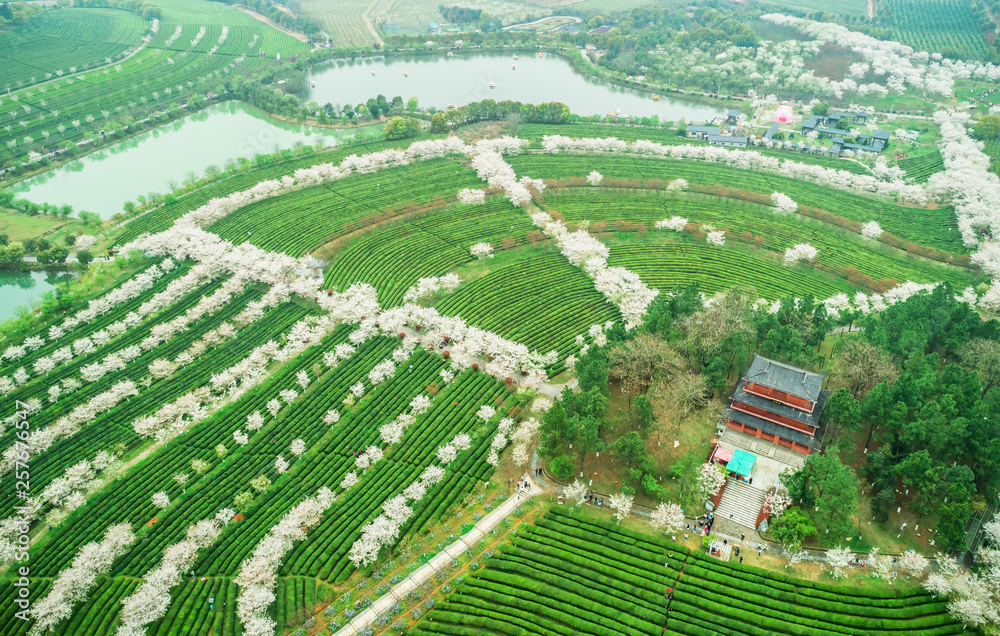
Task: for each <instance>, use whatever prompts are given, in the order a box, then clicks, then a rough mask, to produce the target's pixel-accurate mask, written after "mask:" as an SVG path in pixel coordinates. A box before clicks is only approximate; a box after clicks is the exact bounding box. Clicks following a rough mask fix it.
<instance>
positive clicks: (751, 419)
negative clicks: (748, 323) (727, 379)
mask: <svg viewBox="0 0 1000 636" xmlns="http://www.w3.org/2000/svg"><path fill="white" fill-rule="evenodd" d="M825 377H826V376H825V375H821V374H818V373H812V372H810V371H806V370H805V369H798V368H795V367H793V366H789V365H787V364H782V363H780V362H775V361H774V360H768V359H767V358H764V357H762V356H759V355H755V356H754V359H753V362H751V363H750V367H749V368H748V369H747V372H746V373H745V374H743V377H742V378H741V379H740V382H739V384H737V385H736V389H735V390H733V394H732V396H731V398H730V400H729V414H728V417H727V419H726V426H728V427H730V428H732V429H735V430H737V431H740V432H743V433H747V434H750V435H753V436H755V437H759V438H761V439H764V440H767V441H770V442H774V443H775V444H778V445H780V446H784V447H785V448H790V449H792V450H795V451H798V452H800V453H803V454H806V455H808V454H810V453H812V452H816V451H819V450H820V448H821V444H820V441H819V440H818V439H817V438H816V433H817V431H818V430H819V419H820V414H821V413H822V412H823V407H824V406H825V405H826V398H827V396H828V395H829V391H823V390H822V386H823V379H824V378H825Z"/></svg>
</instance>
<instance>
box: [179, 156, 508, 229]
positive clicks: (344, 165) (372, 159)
mask: <svg viewBox="0 0 1000 636" xmlns="http://www.w3.org/2000/svg"><path fill="white" fill-rule="evenodd" d="M522 145H523V142H522V141H521V140H519V139H516V138H513V137H501V138H499V139H488V140H483V141H480V142H478V143H477V144H476V145H468V144H466V143H465V142H463V141H462V140H461V139H459V138H458V137H447V138H445V139H429V140H423V141H416V142H414V143H412V144H410V146H409V147H407V148H405V149H402V150H400V149H395V148H389V149H386V150H380V151H378V152H372V153H368V154H365V155H350V156H348V157H345V158H344V159H343V160H342V161H341V162H340V163H339V164H333V163H322V164H317V165H314V166H309V167H307V168H300V169H298V170H296V171H295V172H294V174H293V175H291V176H289V175H285V176H283V177H281V178H280V179H267V180H264V181H261V182H259V183H257V184H255V185H254V186H253V187H251V188H248V189H246V190H242V191H240V192H234V193H232V194H230V195H228V196H226V197H221V198H215V199H211V200H210V201H209V202H208V203H206V204H204V205H202V206H201V207H199V208H197V209H195V210H192V211H191V212H188V213H187V214H185V215H184V216H182V217H181V218H179V219H177V220H176V221H175V222H174V224H175V226H178V227H207V226H209V225H211V224H212V223H215V222H216V221H219V220H220V219H223V218H225V217H226V216H228V215H229V214H232V213H233V212H235V211H236V210H238V209H240V208H241V207H243V206H246V205H249V204H250V203H253V202H254V201H260V200H262V199H266V198H270V197H274V196H278V195H281V194H285V193H286V192H289V191H290V190H291V189H292V188H296V187H308V186H315V185H320V184H323V183H329V182H331V181H336V180H338V179H343V178H344V177H347V176H349V175H351V174H352V173H357V174H371V173H374V172H378V171H380V170H385V169H388V168H395V167H399V166H405V165H409V164H411V163H413V162H415V161H427V160H429V159H439V158H442V157H447V156H449V155H450V156H468V155H471V154H472V153H474V152H483V153H497V154H499V153H513V152H518V151H519V150H520V148H521V146H522Z"/></svg>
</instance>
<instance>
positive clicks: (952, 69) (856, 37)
mask: <svg viewBox="0 0 1000 636" xmlns="http://www.w3.org/2000/svg"><path fill="white" fill-rule="evenodd" d="M761 19H762V20H766V21H768V22H773V23H774V24H779V25H782V26H788V27H791V28H793V29H796V30H797V31H799V32H801V33H804V34H806V35H809V36H810V37H812V38H814V39H815V40H818V41H819V42H828V43H832V44H836V45H838V46H842V47H845V48H849V49H851V50H852V51H854V52H855V53H858V54H859V55H861V56H862V57H863V58H864V60H865V62H864V64H866V65H867V67H866V68H865V69H864V72H867V71H868V70H869V69H870V70H871V72H872V73H874V74H875V75H876V76H878V77H885V78H886V86H887V88H888V89H889V91H891V92H893V93H897V94H903V93H904V92H905V90H906V86H912V87H913V88H916V89H918V90H921V91H923V92H924V93H925V94H926V93H936V94H938V95H943V96H946V97H947V96H950V95H951V93H952V90H953V88H954V84H955V81H956V80H960V79H974V80H979V81H988V82H996V81H998V80H1000V66H996V65H994V64H977V63H975V62H966V61H963V60H952V59H950V58H945V57H944V56H943V55H941V53H938V52H927V51H915V50H914V49H913V48H912V47H909V46H907V45H905V44H901V43H899V42H894V41H892V40H877V39H875V38H873V37H871V36H869V35H865V34H864V33H859V32H857V31H851V30H850V29H848V28H846V27H843V26H840V25H839V24H832V23H829V22H815V21H813V20H807V19H804V18H796V17H793V16H788V15H783V14H780V13H770V14H766V15H762V16H761ZM852 74H855V75H857V74H858V73H857V71H855V70H854V69H852ZM862 74H863V73H862Z"/></svg>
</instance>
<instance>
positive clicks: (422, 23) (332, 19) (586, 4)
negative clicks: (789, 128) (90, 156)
mask: <svg viewBox="0 0 1000 636" xmlns="http://www.w3.org/2000/svg"><path fill="white" fill-rule="evenodd" d="M810 1H813V0H810ZM841 1H844V2H850V3H852V4H853V3H855V2H860V3H861V6H862V10H863V8H864V6H865V0H841ZM443 4H445V5H448V6H455V5H458V6H462V7H468V8H471V9H482V10H483V11H484V12H486V13H487V14H488V15H490V16H492V17H494V18H497V19H499V20H500V21H501V22H502V23H503V24H505V25H506V24H514V23H517V22H521V21H524V20H526V19H527V18H542V17H545V16H547V15H549V14H551V13H552V12H553V11H557V10H559V9H561V8H571V9H573V12H574V13H577V12H580V11H584V12H588V13H603V14H612V13H619V12H623V11H628V10H629V9H632V8H634V7H641V6H644V5H647V4H659V3H658V2H656V0H583V1H582V2H578V1H574V0H530V1H527V0H464V1H463V2H445V3H443ZM441 5H442V2H441V0H375V1H374V2H371V1H369V0H337V1H336V2H331V1H330V0H300V2H299V6H300V8H301V11H302V14H303V15H304V16H305V17H307V18H310V19H312V20H314V21H315V22H316V23H317V24H319V25H320V26H322V27H323V29H325V30H326V32H327V33H328V34H329V35H330V37H331V38H333V42H334V45H336V46H364V45H367V44H372V43H373V42H374V41H375V38H374V36H373V35H372V34H371V32H370V31H369V29H368V28H367V27H366V26H365V22H364V17H363V16H364V13H365V11H366V10H369V9H370V11H369V16H370V17H371V21H372V25H373V26H374V27H375V28H376V29H378V30H379V32H380V33H383V32H384V30H385V29H384V26H385V25H393V26H396V27H399V28H401V29H405V30H406V32H411V33H412V32H418V33H430V30H429V26H428V25H429V23H430V22H434V23H437V24H438V25H443V24H445V22H444V18H443V17H442V16H441V13H440V11H439V7H440V6H441Z"/></svg>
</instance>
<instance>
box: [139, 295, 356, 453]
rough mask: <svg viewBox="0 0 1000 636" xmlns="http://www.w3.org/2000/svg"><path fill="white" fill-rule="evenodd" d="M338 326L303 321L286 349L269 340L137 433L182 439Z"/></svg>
mask: <svg viewBox="0 0 1000 636" xmlns="http://www.w3.org/2000/svg"><path fill="white" fill-rule="evenodd" d="M337 324H339V323H338V322H336V321H334V320H332V319H331V318H330V317H329V315H325V316H319V317H307V318H305V319H303V320H300V321H299V322H297V323H295V324H294V325H292V328H291V329H289V331H288V332H287V333H286V334H285V337H286V342H285V345H284V346H281V345H279V344H278V343H276V342H275V341H274V340H269V341H268V342H266V343H264V344H262V345H260V346H258V347H256V348H255V349H254V350H253V351H252V352H250V354H249V355H248V356H247V357H246V358H244V359H242V360H240V361H239V362H237V363H236V364H234V365H233V366H231V367H229V368H228V369H224V370H223V371H221V372H219V373H218V374H215V375H213V376H212V377H211V379H210V381H209V384H208V386H204V387H197V388H194V389H192V390H191V391H189V392H188V393H186V394H184V395H181V396H180V397H178V398H177V399H176V400H174V401H173V402H171V403H170V404H166V405H164V406H163V407H161V408H160V409H159V410H158V411H157V412H155V413H152V414H148V415H143V416H140V417H139V418H137V419H136V420H135V421H133V422H132V428H133V430H135V432H136V433H137V434H139V435H141V436H142V437H153V438H156V439H157V440H158V441H160V442H165V441H167V440H169V439H172V438H174V437H176V436H177V435H180V434H181V433H183V432H185V431H187V430H188V429H189V428H191V427H192V426H194V425H195V424H196V423H198V422H200V421H201V420H203V419H205V418H206V417H208V414H209V411H211V410H213V409H215V408H219V407H222V406H224V405H226V404H229V403H231V402H233V401H235V400H237V399H239V398H240V397H242V396H243V394H245V393H246V392H247V391H248V390H250V389H251V388H253V387H255V386H257V385H259V384H260V383H261V382H263V381H264V380H265V379H266V378H267V374H266V369H267V368H268V366H269V365H270V364H271V363H272V362H275V361H279V362H287V361H288V360H291V359H292V358H294V357H295V356H297V355H299V354H300V353H302V352H303V351H305V350H306V349H308V348H309V347H311V346H315V344H317V343H318V342H319V341H320V340H322V339H323V337H324V336H326V335H327V334H328V333H330V332H331V331H333V329H334V328H335V327H336V326H337ZM296 397H297V394H296ZM291 399H294V398H291ZM289 401H290V400H289Z"/></svg>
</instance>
